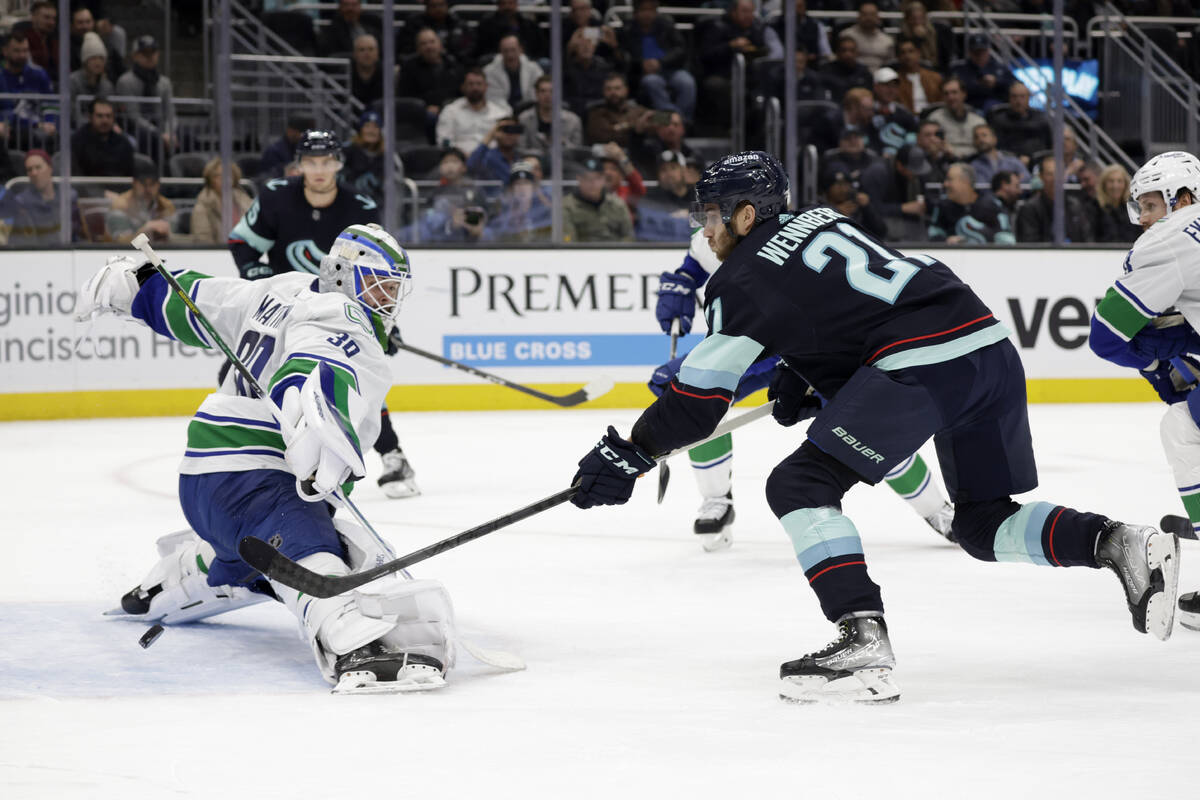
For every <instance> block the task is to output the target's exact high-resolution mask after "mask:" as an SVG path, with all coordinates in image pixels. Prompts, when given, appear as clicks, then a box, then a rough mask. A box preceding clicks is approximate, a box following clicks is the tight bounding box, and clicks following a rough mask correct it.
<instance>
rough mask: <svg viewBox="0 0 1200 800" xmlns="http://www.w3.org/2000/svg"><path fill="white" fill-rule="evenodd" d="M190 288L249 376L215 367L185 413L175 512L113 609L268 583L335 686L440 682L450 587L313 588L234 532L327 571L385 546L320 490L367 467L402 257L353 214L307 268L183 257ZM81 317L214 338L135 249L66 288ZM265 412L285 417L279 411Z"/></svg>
mask: <svg viewBox="0 0 1200 800" xmlns="http://www.w3.org/2000/svg"><path fill="white" fill-rule="evenodd" d="M176 278H177V280H178V281H179V283H180V285H181V286H182V287H183V289H184V290H185V291H186V292H187V293H188V295H189V296H190V298H191V300H192V302H193V303H194V304H195V305H196V307H197V308H198V309H199V311H200V312H201V313H202V314H203V315H204V316H205V317H206V318H207V319H208V321H209V323H210V324H211V325H212V327H213V328H214V329H215V330H216V332H217V333H218V334H219V335H220V336H221V338H222V339H224V340H225V342H226V343H227V344H228V345H229V346H230V348H231V349H234V350H235V351H236V353H237V355H238V357H239V359H240V360H241V361H242V362H243V363H244V364H245V365H246V367H247V369H248V370H249V372H250V373H251V374H252V375H253V376H254V377H255V379H256V380H257V381H258V383H259V384H260V385H261V386H262V387H263V389H264V391H266V392H267V394H268V395H269V396H268V397H261V398H260V397H256V396H254V392H253V389H252V388H251V387H250V386H247V385H246V381H245V380H243V378H242V376H241V375H240V374H239V373H238V372H237V371H235V370H231V371H230V372H229V374H228V375H227V376H226V378H225V380H224V381H223V382H222V384H221V386H220V387H219V388H218V390H217V391H215V392H213V393H212V394H210V395H209V396H208V397H207V398H205V400H204V402H203V403H202V404H201V406H200V409H199V410H198V411H197V412H196V414H195V415H194V416H193V418H192V421H191V423H190V425H189V426H188V436H187V449H186V450H185V451H184V457H183V462H182V464H181V465H180V467H179V472H180V473H181V474H180V479H179V496H180V504H181V506H182V508H183V512H184V516H185V517H186V518H187V520H188V524H189V525H190V526H191V529H190V530H187V531H181V532H179V533H176V534H172V535H170V536H166V537H163V538H162V539H160V540H159V542H158V550H159V556H160V560H159V562H158V563H157V564H156V565H155V566H154V568H153V569H152V570H151V572H150V574H149V575H148V576H147V577H146V579H145V580H143V581H142V583H140V584H139V585H138V586H136V587H134V589H133V590H132V591H130V592H129V593H128V594H126V595H125V596H124V597H123V598H122V599H121V606H122V609H123V611H124V612H125V613H128V614H134V615H140V616H142V617H143V618H144V619H146V620H147V621H156V622H160V623H162V624H172V623H181V622H190V621H194V620H197V619H202V618H205V617H209V616H212V615H214V614H219V613H222V612H224V611H228V610H231V609H233V608H237V607H240V606H244V605H249V604H252V603H256V602H260V601H263V600H266V599H270V598H274V599H277V600H280V601H282V602H283V603H284V605H285V606H287V608H288V609H289V610H290V611H291V612H292V613H293V614H295V615H296V617H297V619H298V620H299V623H300V632H301V636H302V638H304V639H306V640H307V641H308V642H309V644H310V645H311V647H312V651H313V654H314V656H315V657H316V660H317V665H318V667H319V669H320V671H321V674H322V676H323V677H324V678H325V679H326V680H328V681H329V682H330V683H331V684H334V685H335V687H336V688H335V691H345V692H371V691H407V690H417V689H429V688H436V687H438V686H441V685H444V680H443V675H444V673H445V672H446V670H447V669H449V668H450V667H451V666H452V664H453V659H454V631H453V610H452V607H451V604H450V598H449V596H448V595H447V594H446V591H445V589H444V588H443V587H442V585H441V584H440V583H438V582H437V581H432V580H411V579H409V578H408V577H407V576H406V575H404V576H390V577H388V578H381V579H380V580H378V581H375V582H373V583H371V584H369V585H368V589H367V590H366V592H365V593H364V594H365V595H366V596H365V597H364V596H363V595H360V594H357V593H356V594H355V595H353V596H337V597H331V598H328V599H316V598H313V597H307V596H302V595H300V594H299V593H298V592H296V591H295V590H293V589H289V588H288V587H286V586H283V585H282V584H278V583H273V582H269V581H267V580H266V579H264V578H263V577H262V575H260V574H258V573H256V572H255V571H254V570H253V569H251V568H250V567H249V566H248V565H247V564H246V563H245V562H243V561H242V560H241V558H240V557H239V556H238V551H237V546H238V543H239V542H240V541H241V540H242V538H243V537H246V536H254V537H256V538H259V539H262V540H263V541H268V542H270V543H271V544H273V545H275V546H276V547H278V548H279V549H280V550H281V551H282V552H284V553H286V554H287V555H288V556H289V557H290V558H292V559H295V560H297V561H299V562H300V563H301V564H304V565H306V566H307V567H308V568H309V569H314V570H317V571H319V572H321V573H323V574H326V575H344V574H347V573H350V572H352V571H357V570H359V569H361V568H363V567H368V568H369V567H371V566H374V565H375V564H376V563H379V562H382V561H386V560H390V559H391V558H394V557H395V555H394V553H393V552H392V550H391V548H390V547H389V546H388V544H387V543H386V542H384V541H382V540H381V539H379V538H377V537H376V536H374V535H373V534H372V533H371V532H369V531H366V530H363V529H362V528H361V527H359V526H358V525H355V524H352V523H349V522H347V521H344V520H341V519H334V518H333V515H332V513H331V508H330V506H329V505H327V503H326V502H324V500H325V498H327V497H328V496H329V495H330V494H332V493H334V492H336V490H337V489H338V488H339V487H341V488H342V489H343V490H346V489H348V488H349V483H348V481H352V480H355V479H358V478H361V477H363V476H364V474H365V468H364V466H363V460H362V446H361V443H366V444H367V445H370V443H371V442H373V441H375V437H376V435H377V434H378V432H379V424H380V423H379V408H380V407H381V405H382V404H383V398H384V394H385V393H386V392H387V390H388V388H389V386H390V385H391V371H390V369H389V367H388V363H387V360H386V358H385V356H384V345H385V342H386V338H387V332H388V331H389V330H390V329H391V327H392V326H393V325H394V324H395V318H396V315H397V313H398V312H399V309H400V304H401V301H402V300H403V298H404V296H405V295H406V294H407V292H408V290H409V288H410V286H411V270H410V266H409V261H408V254H407V253H406V252H405V251H404V249H403V248H402V247H400V245H399V244H398V243H397V242H396V240H395V239H394V238H392V236H391V235H389V234H388V233H387V232H386V231H384V230H383V229H382V228H380V227H379V226H378V225H375V224H370V225H351V226H350V227H348V228H346V229H345V230H344V231H343V232H342V233H341V234H340V235H339V236H338V237H337V239H336V241H335V242H334V243H333V246H332V248H331V249H330V252H329V254H328V255H327V256H325V257H324V258H323V259H322V261H321V267H320V273H319V275H317V276H314V275H312V274H302V273H284V274H280V275H276V276H273V277H270V278H266V279H264V280H259V281H249V280H244V279H240V278H213V277H209V276H207V275H202V274H200V273H198V272H193V271H190V270H183V271H180V272H178V273H176ZM80 308H81V309H82V310H83V314H82V317H81V318H85V317H95V316H98V315H101V314H105V313H112V314H116V315H117V316H119V317H122V318H125V319H131V320H135V321H138V322H141V323H143V324H145V325H148V326H149V327H150V328H152V329H153V330H154V331H155V333H158V334H159V335H161V336H165V337H168V338H171V339H175V340H177V341H180V342H183V343H184V344H189V345H193V346H197V347H213V346H214V343H213V341H212V340H211V337H210V334H209V333H208V332H207V331H206V330H205V329H204V327H202V325H201V324H200V323H199V322H198V320H197V318H196V317H195V316H194V315H193V313H192V312H191V311H190V310H189V308H188V306H187V305H186V304H185V303H184V302H183V300H182V299H181V298H180V297H179V296H177V295H176V294H175V293H174V292H173V291H172V290H171V288H170V286H169V285H168V283H167V281H166V280H165V279H164V278H163V277H162V276H161V275H160V274H159V273H158V272H156V271H155V270H154V269H153V268H152V267H151V266H150V265H146V264H143V263H142V261H141V260H140V259H134V258H128V257H121V258H116V259H110V261H109V263H108V264H107V265H105V267H103V268H102V269H101V270H100V271H99V272H98V273H97V274H96V275H95V276H94V277H93V278H92V279H91V280H89V281H88V282H87V284H85V285H84V287H83V289H82V290H81V292H80ZM281 421H282V423H283V424H281Z"/></svg>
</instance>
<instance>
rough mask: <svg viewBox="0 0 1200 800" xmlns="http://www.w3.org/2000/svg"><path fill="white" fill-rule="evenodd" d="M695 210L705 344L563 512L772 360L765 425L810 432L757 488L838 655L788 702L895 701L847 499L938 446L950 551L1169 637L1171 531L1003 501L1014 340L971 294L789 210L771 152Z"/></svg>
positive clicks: (702, 196)
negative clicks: (1071, 594)
mask: <svg viewBox="0 0 1200 800" xmlns="http://www.w3.org/2000/svg"><path fill="white" fill-rule="evenodd" d="M696 198H697V204H696V213H697V219H695V220H694V223H695V224H697V225H698V226H701V227H703V228H704V235H705V236H706V237H707V238H708V240H709V242H710V243H711V245H712V249H713V252H714V253H715V254H716V256H717V258H718V259H719V260H720V261H721V266H720V268H719V269H718V270H717V271H716V272H715V273H714V274H713V275H712V277H711V278H710V279H709V281H708V289H707V297H706V309H705V311H706V316H707V317H708V328H709V334H708V336H707V337H706V338H705V339H704V341H702V342H701V343H700V344H699V345H697V346H696V347H695V348H694V349H693V350H692V351H691V352H690V353H689V354H688V356H687V358H686V359H684V362H683V364H682V365H681V367H680V370H679V374H678V376H677V377H676V378H675V379H674V380H672V381H671V383H670V385H669V386H668V387H667V389H666V390H665V391H664V392H663V394H662V395H661V396H660V397H659V398H658V399H657V400H656V401H655V402H654V403H653V404H652V405H651V406H650V407H649V408H647V409H646V411H645V412H644V413H643V414H642V415H641V417H640V418H639V419H638V420H637V422H636V423H635V424H634V426H633V430H632V432H631V433H630V434H629V438H628V439H622V438H620V437H619V436H618V434H617V432H616V431H615V430H614V429H613V428H611V427H610V428H609V429H608V433H607V434H606V435H605V436H604V437H603V438H602V439H601V441H600V443H599V444H598V445H597V446H596V447H595V448H594V449H592V450H591V451H590V452H588V453H587V454H586V455H585V456H584V457H583V459H582V460H580V462H579V470H578V472H577V473H576V476H575V480H577V481H578V482H579V490H578V492H577V493H576V494H575V496H574V497H573V499H572V502H574V503H575V504H576V505H578V506H579V507H581V508H588V507H590V506H593V505H609V504H620V503H624V502H626V501H627V500H628V499H629V496H630V494H631V493H632V491H633V485H634V481H635V479H636V478H637V477H638V476H639V475H640V474H642V473H644V472H646V471H648V470H650V469H651V468H653V466H654V462H653V461H652V460H651V459H650V458H649V456H648V455H647V454H648V453H664V452H668V451H670V450H673V449H675V448H678V447H681V446H686V445H687V444H688V443H690V442H695V441H698V440H700V439H702V438H703V437H705V436H706V435H708V434H709V433H710V432H711V431H712V430H713V428H714V427H715V426H716V424H717V422H718V421H719V420H720V419H721V418H722V417H723V416H724V414H725V412H726V410H727V409H728V407H729V402H730V399H731V398H732V396H733V392H734V391H735V389H736V387H737V384H738V381H739V379H740V378H741V377H742V375H743V374H744V373H745V371H746V368H747V367H749V366H750V365H751V364H753V363H754V362H755V361H758V360H759V359H761V358H762V357H763V356H764V355H771V354H774V355H779V356H781V357H782V358H783V360H784V362H786V368H785V369H784V370H782V371H781V372H780V373H779V379H778V380H777V382H776V383H775V384H773V386H772V395H773V397H774V399H775V402H776V405H775V409H774V412H773V413H774V415H775V417H776V419H777V420H778V421H779V422H781V423H782V424H784V425H790V424H793V423H794V422H796V421H798V420H800V419H804V418H806V417H813V422H812V424H811V425H810V426H809V428H808V430H807V435H806V440H805V441H804V442H803V443H802V444H801V445H800V447H799V448H798V449H797V450H796V451H795V452H793V453H792V454H791V455H790V456H788V457H787V458H785V459H784V460H783V461H782V462H781V463H780V464H779V465H778V466H776V467H775V469H774V470H773V471H772V473H771V474H770V476H769V477H768V478H767V481H766V495H767V502H768V503H769V504H770V506H771V509H772V511H773V512H774V513H775V515H776V516H777V517H778V518H779V520H780V522H781V523H782V525H783V528H784V531H785V532H786V533H787V535H788V537H789V538H790V539H791V541H792V545H793V547H794V549H795V552H796V557H797V558H798V560H799V561H800V565H801V566H802V567H803V569H804V574H805V577H806V578H807V579H808V582H809V585H810V586H811V587H812V589H813V591H814V592H816V594H817V598H818V600H819V601H820V604H821V610H822V611H823V612H824V614H825V616H826V617H827V618H828V619H829V620H830V621H831V622H834V623H836V624H837V626H838V638H837V639H836V640H835V641H833V642H832V643H831V644H829V645H828V646H826V647H825V648H823V649H821V650H818V651H816V652H813V653H810V654H808V655H806V656H804V657H802V658H800V659H797V660H795V661H789V662H786V663H784V664H783V665H782V666H781V667H780V679H781V681H780V684H779V693H780V696H781V697H782V698H784V699H786V700H792V701H797V702H819V701H825V700H838V701H847V700H849V701H856V702H884V701H889V700H895V699H897V698H898V697H899V694H900V690H899V687H898V686H897V685H896V683H895V682H894V680H893V677H892V669H893V667H894V665H895V660H894V658H893V655H892V649H891V644H890V642H889V639H888V629H887V626H886V625H885V624H884V618H883V600H882V598H881V595H880V590H879V587H878V586H877V585H876V584H875V583H874V582H873V581H872V580H871V577H870V575H869V574H868V573H867V564H866V558H865V556H864V555H863V546H862V541H861V540H860V538H859V534H858V530H857V529H856V528H855V526H854V523H853V522H851V521H850V519H849V518H848V517H846V516H845V515H843V514H842V509H841V505H842V497H843V496H844V495H845V493H846V492H847V491H848V490H849V489H850V488H851V487H852V486H854V485H855V484H856V483H859V482H865V483H869V484H875V483H877V482H879V481H880V480H882V479H883V478H884V477H885V476H886V475H887V474H888V472H889V471H890V470H892V469H893V468H894V467H895V466H896V465H897V464H899V463H900V462H902V461H903V460H904V459H906V458H908V457H909V456H910V455H911V454H912V453H914V452H916V450H917V448H919V447H920V446H921V445H922V444H923V443H924V442H925V441H927V440H928V439H930V438H932V439H933V440H934V443H935V444H936V447H937V453H938V462H939V464H940V466H941V469H942V476H943V478H944V479H945V484H946V488H947V491H948V492H949V494H950V499H951V501H952V502H953V503H954V523H953V532H954V535H955V538H956V539H957V541H958V543H959V545H960V546H961V547H962V548H963V549H964V550H966V551H967V552H968V553H969V554H970V555H972V556H974V557H975V558H978V559H981V560H984V561H1018V562H1024V563H1029V564H1038V565H1042V566H1060V567H1069V566H1081V567H1092V568H1099V567H1109V568H1111V569H1112V570H1113V571H1114V572H1116V573H1117V575H1118V577H1119V578H1120V579H1121V584H1122V587H1123V588H1124V590H1125V596H1126V600H1127V603H1128V607H1129V611H1130V612H1131V614H1132V616H1133V624H1134V627H1135V629H1137V630H1138V631H1139V632H1148V633H1152V634H1154V635H1155V636H1156V637H1157V638H1159V639H1166V638H1167V637H1168V636H1170V633H1171V625H1172V623H1173V621H1174V603H1175V594H1176V592H1177V586H1178V563H1179V542H1178V539H1177V538H1176V537H1175V536H1174V535H1173V534H1165V533H1160V532H1159V531H1157V530H1156V529H1154V528H1150V527H1140V526H1134V525H1126V524H1122V523H1120V522H1115V521H1113V520H1110V519H1108V518H1107V517H1104V516H1101V515H1099V514H1092V513H1086V512H1081V511H1076V510H1074V509H1071V508H1067V507H1065V506H1058V505H1051V504H1050V503H1044V502H1033V503H1027V504H1025V505H1021V504H1019V503H1017V502H1015V501H1014V500H1013V499H1012V495H1014V494H1018V493H1021V492H1027V491H1029V490H1031V489H1033V488H1035V487H1036V486H1037V470H1036V466H1035V464H1034V455H1033V442H1032V439H1031V436H1030V430H1029V419H1028V411H1027V409H1026V405H1025V403H1026V398H1025V374H1024V370H1023V369H1022V366H1021V361H1020V358H1019V357H1018V355H1017V351H1016V348H1015V347H1013V345H1012V343H1011V342H1010V341H1009V338H1008V331H1007V330H1006V329H1005V328H1004V326H1003V325H1001V324H1000V323H999V322H998V321H997V320H996V319H995V317H994V316H993V315H992V312H991V311H990V310H989V309H988V308H987V306H985V305H984V304H983V301H982V300H980V299H979V297H977V296H976V295H975V293H974V292H973V291H971V289H970V287H968V286H967V285H966V284H965V283H963V282H962V281H961V280H960V279H959V278H958V276H956V275H955V274H954V273H953V272H951V271H950V269H949V268H948V267H947V266H946V265H945V264H942V263H941V262H939V261H937V260H936V259H933V258H930V257H928V256H907V257H906V256H904V255H903V254H901V253H899V252H897V251H895V250H892V249H891V248H889V247H887V246H886V245H884V244H882V243H881V242H879V241H878V240H877V239H875V238H874V237H872V236H871V235H870V234H868V233H867V232H866V231H864V230H863V229H862V228H861V227H860V226H859V225H857V224H855V223H854V222H853V221H851V220H850V219H848V218H847V217H845V216H844V215H842V214H840V213H839V212H837V211H835V210H834V209H832V208H828V207H824V206H814V207H810V208H808V209H804V210H802V211H799V212H796V213H791V212H789V211H788V199H789V192H788V181H787V176H786V174H785V173H784V171H783V167H782V166H781V165H780V164H779V162H778V161H777V160H776V159H775V158H774V157H773V156H771V155H769V154H767V153H763V152H746V153H739V154H737V155H731V156H726V157H725V158H723V159H721V160H719V161H717V162H716V163H715V164H713V165H712V166H710V167H709V168H708V169H706V170H705V171H704V174H703V175H702V176H701V179H700V181H699V183H697V185H696ZM810 388H811V389H812V390H813V391H814V392H815V393H817V394H819V395H820V396H821V397H823V398H826V400H827V402H826V403H825V404H824V405H823V406H822V404H821V403H819V402H817V401H815V400H814V399H813V397H812V395H811V394H809V391H808V390H809V389H810ZM1050 624H1057V623H1055V622H1053V621H1052V622H1050Z"/></svg>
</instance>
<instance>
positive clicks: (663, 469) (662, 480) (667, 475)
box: [658, 317, 681, 505]
mask: <svg viewBox="0 0 1200 800" xmlns="http://www.w3.org/2000/svg"><path fill="white" fill-rule="evenodd" d="M680 333H681V331H680V330H679V317H676V318H675V319H673V320H671V357H670V358H668V359H667V360H668V361H674V360H675V349H676V347H678V346H679V336H680ZM670 482H671V468H670V467H669V466H667V462H666V460H665V459H664V460H663V461H662V462H661V463H660V464H659V465H658V504H659V505H662V501H663V497H665V496H666V494H667V484H668V483H670Z"/></svg>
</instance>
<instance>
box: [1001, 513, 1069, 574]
mask: <svg viewBox="0 0 1200 800" xmlns="http://www.w3.org/2000/svg"><path fill="white" fill-rule="evenodd" d="M1054 508H1055V506H1053V505H1051V504H1050V503H1027V504H1025V505H1023V506H1021V507H1020V508H1019V509H1018V510H1017V512H1016V513H1015V514H1013V515H1012V516H1011V517H1009V518H1008V519H1006V520H1004V522H1001V523H1000V528H999V529H998V530H997V531H996V539H995V542H994V543H993V544H992V551H993V552H994V553H995V554H996V560H997V561H1013V562H1025V563H1027V564H1040V565H1042V566H1049V565H1050V560H1049V559H1048V558H1046V553H1045V551H1044V550H1043V549H1042V530H1043V529H1044V528H1045V527H1046V520H1047V519H1049V517H1050V512H1052V511H1053V510H1054Z"/></svg>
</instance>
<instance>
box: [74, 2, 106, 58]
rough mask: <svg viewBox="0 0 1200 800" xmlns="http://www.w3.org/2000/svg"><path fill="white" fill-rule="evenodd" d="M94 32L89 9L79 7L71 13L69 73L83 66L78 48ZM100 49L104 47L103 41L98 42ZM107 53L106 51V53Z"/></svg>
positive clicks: (94, 22)
mask: <svg viewBox="0 0 1200 800" xmlns="http://www.w3.org/2000/svg"><path fill="white" fill-rule="evenodd" d="M95 32H96V19H95V18H94V17H93V16H92V12H91V9H89V8H88V7H87V6H79V7H78V8H76V9H75V10H74V11H72V12H71V71H72V72H74V71H75V70H77V69H79V68H80V67H82V66H83V58H82V57H81V56H80V48H81V47H83V39H84V37H85V36H87V34H89V33H95ZM96 38H98V39H99V38H100V34H96ZM100 45H101V47H103V46H104V40H102V39H101V41H100ZM106 52H107V51H106Z"/></svg>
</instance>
